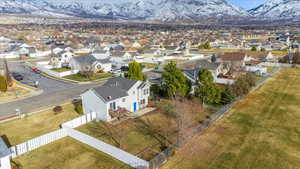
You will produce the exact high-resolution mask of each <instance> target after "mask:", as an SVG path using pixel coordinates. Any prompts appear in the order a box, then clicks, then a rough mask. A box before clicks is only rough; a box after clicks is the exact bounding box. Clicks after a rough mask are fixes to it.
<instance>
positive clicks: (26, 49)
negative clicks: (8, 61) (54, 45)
mask: <svg viewBox="0 0 300 169" xmlns="http://www.w3.org/2000/svg"><path fill="white" fill-rule="evenodd" d="M17 51H18V53H19V56H20V57H28V56H30V55H31V54H33V53H36V48H35V47H33V46H29V45H27V44H23V45H21V46H20V47H19V49H18V50H17Z"/></svg>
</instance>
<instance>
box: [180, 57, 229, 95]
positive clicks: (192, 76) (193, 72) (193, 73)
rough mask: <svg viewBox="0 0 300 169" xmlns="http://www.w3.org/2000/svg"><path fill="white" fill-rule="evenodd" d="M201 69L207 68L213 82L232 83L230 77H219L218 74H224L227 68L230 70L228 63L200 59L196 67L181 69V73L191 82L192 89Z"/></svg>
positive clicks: (227, 70)
mask: <svg viewBox="0 0 300 169" xmlns="http://www.w3.org/2000/svg"><path fill="white" fill-rule="evenodd" d="M203 69H208V70H209V71H210V72H211V74H212V76H213V78H214V82H215V83H219V84H232V83H233V81H232V80H231V79H223V78H219V76H220V75H225V74H227V73H228V72H229V70H230V66H229V64H226V63H220V62H210V61H208V60H201V61H200V62H199V63H198V64H197V67H195V68H194V69H190V70H183V71H182V72H183V74H184V75H185V76H186V78H187V79H189V80H190V81H191V82H192V88H193V89H194V87H195V86H196V85H197V83H198V80H199V77H198V74H199V72H200V71H201V70H203ZM192 91H193V90H192Z"/></svg>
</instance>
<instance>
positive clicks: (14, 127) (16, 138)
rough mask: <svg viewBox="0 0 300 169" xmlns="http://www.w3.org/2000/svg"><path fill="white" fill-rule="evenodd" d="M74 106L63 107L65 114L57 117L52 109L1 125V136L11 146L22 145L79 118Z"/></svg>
mask: <svg viewBox="0 0 300 169" xmlns="http://www.w3.org/2000/svg"><path fill="white" fill-rule="evenodd" d="M78 116H79V114H78V113H77V112H76V111H75V110H74V106H73V105H72V104H68V105H65V106H63V112H61V113H59V114H57V115H55V114H54V112H53V111H52V109H50V110H46V111H44V112H41V113H37V114H34V115H31V116H28V117H25V118H23V119H17V120H12V121H8V122H5V123H0V136H2V135H6V136H7V137H8V139H9V141H10V144H11V145H16V144H20V143H22V142H24V141H27V140H29V139H32V138H35V137H37V136H40V135H43V134H46V133H48V132H51V131H54V130H56V129H59V128H60V127H59V126H60V125H61V124H62V123H64V122H66V121H69V120H72V119H74V118H76V117H78Z"/></svg>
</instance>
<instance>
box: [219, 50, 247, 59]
mask: <svg viewBox="0 0 300 169" xmlns="http://www.w3.org/2000/svg"><path fill="white" fill-rule="evenodd" d="M246 56H247V55H246V53H245V52H230V53H224V54H223V55H221V56H220V57H219V58H220V59H221V60H222V61H242V60H244V59H245V57H246Z"/></svg>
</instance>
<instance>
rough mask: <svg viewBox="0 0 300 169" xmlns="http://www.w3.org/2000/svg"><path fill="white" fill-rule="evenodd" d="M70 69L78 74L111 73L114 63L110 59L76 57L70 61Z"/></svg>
mask: <svg viewBox="0 0 300 169" xmlns="http://www.w3.org/2000/svg"><path fill="white" fill-rule="evenodd" d="M70 67H71V69H72V70H73V71H77V72H84V71H93V72H95V73H98V72H109V71H111V68H112V63H111V62H110V61H109V59H97V58H95V57H94V56H76V57H73V58H72V59H71V60H70Z"/></svg>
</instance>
